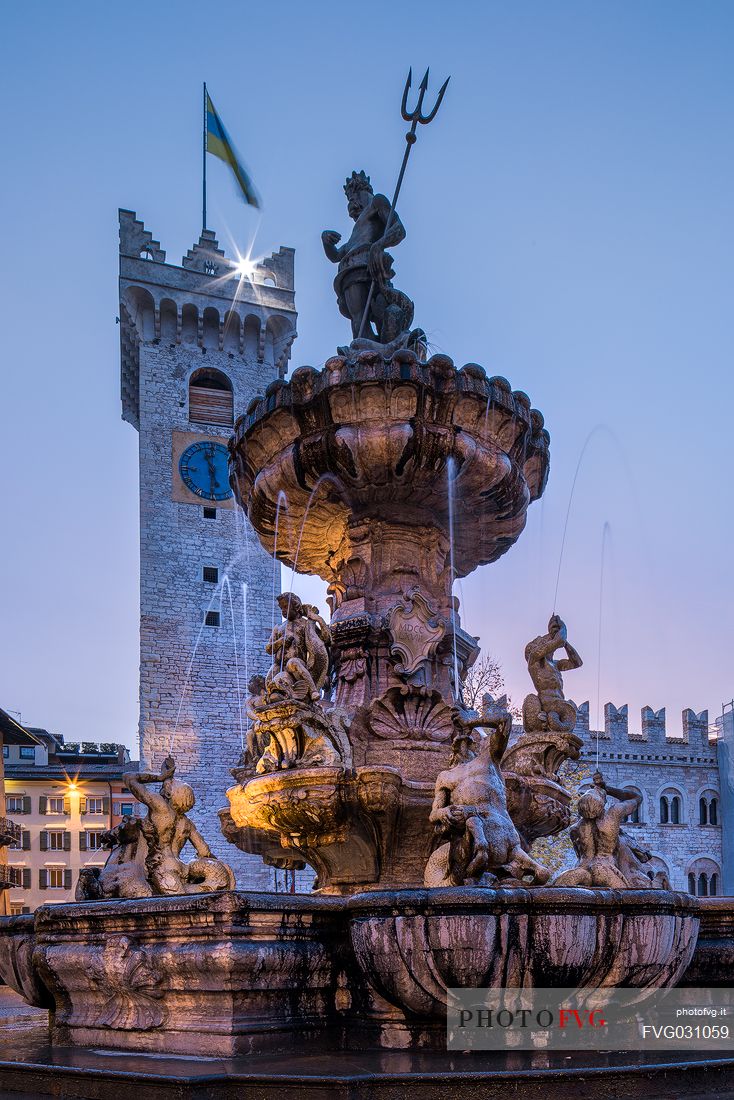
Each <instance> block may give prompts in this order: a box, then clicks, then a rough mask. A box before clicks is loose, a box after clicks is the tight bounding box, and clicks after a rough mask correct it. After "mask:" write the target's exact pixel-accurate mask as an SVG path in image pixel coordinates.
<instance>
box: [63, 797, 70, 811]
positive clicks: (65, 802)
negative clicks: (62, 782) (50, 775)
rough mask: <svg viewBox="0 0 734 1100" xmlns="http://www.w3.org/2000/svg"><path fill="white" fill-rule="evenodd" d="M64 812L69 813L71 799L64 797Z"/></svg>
mask: <svg viewBox="0 0 734 1100" xmlns="http://www.w3.org/2000/svg"><path fill="white" fill-rule="evenodd" d="M64 813H65V814H70V813H71V799H70V798H65V799H64Z"/></svg>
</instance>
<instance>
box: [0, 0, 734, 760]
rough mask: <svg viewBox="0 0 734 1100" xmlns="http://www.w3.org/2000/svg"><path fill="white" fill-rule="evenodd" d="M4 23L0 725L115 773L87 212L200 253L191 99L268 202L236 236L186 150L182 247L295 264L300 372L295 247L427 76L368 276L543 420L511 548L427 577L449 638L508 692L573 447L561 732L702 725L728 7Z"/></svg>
mask: <svg viewBox="0 0 734 1100" xmlns="http://www.w3.org/2000/svg"><path fill="white" fill-rule="evenodd" d="M3 24H4V33H3V36H2V42H1V43H0V83H1V84H2V86H3V100H4V102H5V103H6V104H12V105H13V106H12V109H11V111H10V112H9V125H8V134H7V136H6V139H5V143H4V144H5V156H4V168H3V172H2V173H1V174H0V193H1V194H2V210H3V211H4V219H3V261H4V262H3V265H2V273H1V274H0V279H2V289H1V293H0V301H2V303H3V307H4V311H3V312H4V324H3V353H2V364H3V385H2V403H1V406H0V407H1V409H2V434H1V436H0V439H1V440H2V448H3V466H2V468H3V473H4V486H3V488H4V500H5V506H4V516H5V521H6V522H5V527H4V531H3V538H2V543H1V544H0V555H1V556H2V592H1V595H0V601H1V605H2V616H1V621H2V630H1V631H0V647H1V652H0V706H1V707H3V708H4V709H6V710H10V711H13V712H16V713H17V712H20V714H21V716H22V720H23V721H24V722H25V723H27V724H30V725H41V726H46V727H47V728H49V729H51V730H52V731H54V732H57V733H62V734H64V735H65V736H66V738H67V739H69V740H78V739H87V740H103V741H118V740H119V741H123V742H125V743H127V744H128V745H130V746H131V748H132V749H133V754H134V755H137V712H138V700H137V692H138V656H139V654H138V567H139V550H138V480H137V479H138V469H137V462H138V459H137V446H138V436H137V433H136V432H135V431H134V429H133V428H132V427H131V426H130V425H129V424H126V423H123V421H122V420H121V418H120V396H119V329H118V327H117V325H116V323H115V317H116V315H117V314H118V312H119V308H118V296H117V274H118V270H117V269H118V240H117V209H118V207H120V206H121V207H126V208H129V209H132V210H135V211H136V212H137V214H138V217H140V218H142V219H143V220H144V222H145V224H146V227H147V228H148V229H150V230H151V231H152V232H153V235H154V237H155V238H156V239H158V240H160V242H161V245H162V247H163V248H165V249H166V250H167V253H168V260H169V262H173V263H179V262H180V258H181V256H182V255H183V254H184V253H185V252H186V249H187V248H189V247H190V246H191V244H192V243H193V242H194V241H195V240H196V239H197V238H198V235H199V231H200V228H201V224H200V222H201V84H202V81H203V80H206V81H207V83H208V86H209V90H210V93H211V95H212V98H213V100H214V102H215V104H216V107H217V109H218V111H219V113H220V115H221V116H222V119H223V121H224V123H225V125H226V126H227V128H228V129H229V131H230V133H231V134H232V136H233V138H234V141H235V143H236V145H237V147H238V149H239V150H240V152H241V154H242V156H243V159H244V160H245V162H246V164H247V165H248V167H249V169H250V171H251V174H252V177H253V179H254V182H255V184H256V186H257V188H258V190H259V192H260V194H261V195H262V197H263V203H264V209H263V212H262V217H261V218H260V217H259V216H258V215H257V213H256V212H255V211H253V210H251V209H248V208H246V207H244V206H243V205H242V203H241V202H240V201H238V199H237V197H236V195H235V192H234V190H233V187H232V183H231V180H230V178H229V177H228V174H227V169H226V168H225V166H224V165H223V164H221V163H220V162H219V161H216V160H214V159H213V158H211V157H210V158H209V219H208V220H209V225H210V227H211V228H213V229H215V230H216V231H217V233H218V236H219V240H220V243H221V245H222V246H223V247H224V248H225V250H227V252H228V253H229V254H230V255H231V254H232V253H233V247H232V246H233V244H236V245H237V246H238V248H239V249H240V250H241V251H245V250H246V248H247V245H248V244H249V242H250V241H251V239H252V238H253V236H254V234H255V233H256V234H257V236H256V237H255V241H254V247H253V256H259V255H264V254H269V253H270V252H271V251H273V250H274V249H276V248H277V247H278V246H279V245H281V244H284V245H289V246H292V247H294V248H295V249H296V304H297V308H298V311H299V319H298V332H299V337H298V339H297V341H296V343H295V345H294V348H293V357H292V360H291V366H292V368H294V367H297V366H300V365H302V364H311V365H314V366H321V365H322V364H323V363H324V361H325V360H326V359H327V358H328V357H329V356H330V355H332V354H333V353H334V351H335V348H336V346H337V345H338V344H341V343H346V342H347V341H348V338H349V337H348V326H347V322H346V321H345V320H344V319H343V318H342V317H341V316H340V315H339V313H338V310H337V308H336V303H335V299H334V294H333V291H332V279H333V275H334V271H333V268H332V266H331V264H330V263H329V262H328V261H327V260H326V259H325V257H324V255H323V251H322V248H321V242H320V233H321V230H322V229H324V228H333V229H337V230H339V231H340V232H341V233H342V234H345V232H346V231H347V227H348V218H347V213H346V203H345V199H344V193H343V191H342V185H343V182H344V178H345V177H346V176H347V175H348V174H350V173H351V171H352V170H353V169H357V170H359V169H361V168H364V169H365V171H367V172H368V173H369V174H370V176H371V178H372V181H373V184H374V185H375V187H376V189H379V190H382V191H384V192H386V193H387V194H388V195H390V194H391V193H392V190H393V187H394V183H395V179H396V176H397V171H398V168H399V165H400V158H401V156H402V153H403V148H404V141H403V134H404V131H405V124H404V123H403V122H402V121H401V119H400V111H399V108H400V97H401V94H402V89H403V84H404V81H405V76H406V73H407V70H408V66H409V65H412V66H413V72H414V74H416V75H417V78H418V79H419V78H420V75H421V74H422V72H423V69H424V68H425V66H426V65H428V64H430V66H431V80H432V85H431V86H432V89H433V90H435V89H437V88H438V86H439V84H440V82H442V81H443V79H444V78H445V76H447V75H449V74H451V78H452V79H451V84H450V85H449V89H448V92H447V94H446V98H445V100H444V104H443V106H442V108H441V112H440V114H439V116H438V118H437V119H436V121H435V122H434V123H433V124H432V125H431V126H430V127H427V128H424V129H423V130H422V131H421V133H420V135H419V141H418V144H417V146H416V148H415V150H414V152H413V155H412V159H411V163H410V166H409V169H408V174H407V177H406V181H405V185H404V189H403V193H402V198H401V202H400V206H399V211H400V215H401V217H402V219H403V221H404V223H405V225H406V228H407V238H406V240H405V241H404V242H403V243H402V244H400V245H399V246H398V247H397V248H395V249H394V250H393V252H392V254H393V256H394V259H395V269H396V278H395V284H396V286H397V287H399V289H401V290H404V291H405V292H407V293H408V294H409V295H410V296H411V297H412V298H413V299H414V300H415V303H416V317H415V320H416V324H419V325H421V326H422V327H423V328H424V329H425V330H426V331H427V333H428V335H429V340H430V343H431V347H432V349H433V350H440V351H442V352H445V353H447V354H449V355H450V356H451V357H452V358H453V359H454V360H455V362H456V364H457V365H458V366H461V365H462V364H464V363H466V362H477V363H480V364H482V365H483V366H484V367H485V368H486V370H487V373H488V374H490V375H495V374H501V375H505V376H506V377H507V378H508V379H509V381H510V382H511V384H512V386H513V388H516V389H522V390H525V391H526V392H527V393H528V394H529V395H530V398H531V400H532V403H533V405H534V406H536V407H537V408H539V409H540V410H541V411H542V412H543V415H544V417H545V421H546V426H547V428H548V430H549V431H550V434H551V474H550V480H549V484H548V489H547V491H546V494H545V497H544V498H543V501H542V503H541V502H539V503H537V504H535V505H533V506H532V507H531V509H530V513H529V519H528V525H527V528H526V531H525V533H524V535H523V536H522V537H521V538H520V540H519V542H518V544H517V545H516V546H515V548H514V549H512V550H511V551H510V552H509V553H508V554H507V555H506V556H505V557H504V558H503V559H502V560H501V561H500V562H499V563H497V564H495V565H493V566H489V567H486V568H483V569H481V570H479V571H477V572H476V573H475V574H474V575H473V576H472V577H470V578H468V579H466V580H464V581H463V582H462V583H461V586H460V587H459V586H457V591H458V594H459V595H460V597H461V599H462V614H463V625H464V626H465V628H466V629H468V630H469V631H470V632H471V633H473V634H476V635H480V640H481V644H482V646H483V647H484V649H485V650H486V651H488V652H490V653H491V654H492V655H493V656H495V657H496V658H498V659H499V660H500V662H501V664H502V667H503V670H504V674H505V678H506V681H507V686H508V690H509V692H510V693H511V696H512V698H513V700H514V701H515V702H516V703H519V702H521V701H522V697H523V696H524V694H525V693H526V692H527V691H529V690H530V688H531V685H530V681H529V678H528V676H527V671H526V668H525V665H524V661H523V650H524V646H525V644H526V642H527V641H528V640H529V639H530V638H532V637H533V636H535V635H536V634H539V633H542V632H544V630H545V628H546V624H547V621H548V617H549V615H550V613H551V611H552V610H553V603H554V592H555V588H556V579H557V576H558V568H559V555H560V551H561V543H562V538H563V527H564V521H565V517H566V512H567V508H568V502H569V494H570V491H571V486H572V482H573V479H574V473H575V470H576V468H577V463H578V461H579V456H580V455H581V452H582V450H583V449H584V446H585V444H586V443H587V440H588V445H587V446H586V450H585V453H584V458H583V461H582V464H581V467H580V469H579V474H578V479H577V482H576V488H575V494H574V499H573V502H572V506H571V510H570V518H569V523H568V531H567V537H566V544H565V552H564V557H563V561H562V564H561V569H560V577H559V580H558V598H557V609H558V611H559V613H560V614H561V615H562V616H563V617H564V619H565V620H566V622H567V624H568V632H569V640H570V641H571V642H572V643H573V644H574V646H575V647H576V648H577V649H578V650H579V652H580V653H581V655H582V657H583V658H584V662H585V663H584V667H583V668H582V669H581V670H580V671H578V672H574V673H570V674H569V675H568V677H567V679H566V688H567V693H568V695H569V696H571V697H572V698H573V699H575V700H576V701H577V702H581V701H583V700H586V699H588V700H590V705H591V718H592V725H593V724H595V721H596V717H597V710H598V709H600V710H601V711H602V715H603V705H604V703H605V702H606V701H607V700H608V699H610V700H612V701H613V702H614V703H616V704H617V705H621V704H622V703H625V702H626V703H629V705H630V715H631V725H632V726H633V727H635V728H638V727H639V710H640V707H641V706H643V705H645V704H649V705H650V706H652V707H653V708H654V709H655V710H657V709H659V708H660V707H663V706H665V707H666V708H667V713H668V728H669V731H670V732H674V733H675V732H680V712H681V709H682V708H683V707H688V706H690V707H692V708H694V709H695V710H696V711H700V710H702V709H703V708H705V707H708V708H709V711H710V716H711V718H712V719H713V718H714V717H715V715H716V714H717V713H720V709H721V704H722V702H723V701H725V700H729V699H731V698H732V695H733V694H734V666H733V662H732V617H733V614H734V600H733V598H732V591H733V585H732V564H731V563H732V549H733V548H734V508H733V507H732V505H733V501H732V488H731V486H732V424H731V409H732V407H734V380H733V367H734V362H733V356H732V342H733V336H734V332H733V326H734V308H733V306H734V301H733V298H734V136H733V135H734V77H733V76H732V74H733V73H734V5H732V4H731V3H728V2H716V0H707V2H706V3H705V4H696V3H693V2H688V3H681V2H676V0H663V2H658V0H646V2H645V3H639V2H634V0H617V2H613V3H612V2H602V0H585V2H578V3H577V2H573V0H541V2H525V0H520V2H509V0H507V2H505V3H500V4H498V3H487V2H481V3H461V2H460V3H458V4H450V5H449V4H445V3H436V2H431V0H424V2H423V3H421V4H418V3H404V4H401V5H397V4H394V3H383V2H381V0H373V2H372V3H370V4H367V5H364V4H362V5H348V4H344V3H339V4H337V3H324V2H320V0H314V2H313V3H310V4H303V3H288V2H284V3H280V4H277V5H275V4H257V5H250V4H243V3H241V2H240V3H233V2H227V0H224V2H220V3H218V4H216V5H211V6H205V5H202V4H201V3H197V4H194V3H189V2H186V0H183V2H178V3H175V4H173V3H161V2H158V3H155V2H154V3H150V2H148V3H140V2H137V0H131V2H129V3H127V4H125V5H124V6H123V7H120V6H117V5H108V4H105V5H102V4H99V3H78V2H70V3H66V4H58V3H49V2H43V3H40V2H36V3H31V4H25V5H12V6H6V8H5V10H4V14H3ZM416 83H417V80H416ZM240 411H244V410H240ZM590 433H592V434H591V438H589V436H590ZM459 515H460V512H459ZM605 523H608V524H609V536H608V539H607V542H606V551H605V554H604V576H603V599H602V600H601V629H600V614H599V611H600V581H601V559H602V536H603V531H604V525H605ZM284 580H285V584H286V585H287V584H288V581H289V574H288V573H286V575H285V578H284ZM296 590H297V591H301V592H304V591H307V592H309V593H312V594H313V593H314V591H322V590H323V586H321V589H316V588H315V586H314V585H313V583H309V582H307V581H302V580H301V579H297V585H296ZM600 639H601V646H600ZM600 655H601V660H599V656H600ZM194 675H195V670H194Z"/></svg>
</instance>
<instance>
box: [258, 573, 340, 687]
mask: <svg viewBox="0 0 734 1100" xmlns="http://www.w3.org/2000/svg"><path fill="white" fill-rule="evenodd" d="M278 606H279V607H280V610H281V612H282V613H283V618H284V620H285V621H284V622H283V623H280V624H279V625H277V626H276V627H275V629H274V630H273V633H272V635H271V637H270V641H269V642H268V644H267V645H266V646H265V652H266V653H270V654H271V655H272V658H273V664H272V666H271V668H270V670H269V672H268V674H267V676H266V677H265V695H266V697H267V699H268V700H269V701H273V700H275V699H278V698H292V699H298V700H306V699H310V700H311V701H313V702H316V701H317V700H318V699H320V698H321V691H322V689H323V687H324V686H325V684H326V682H327V680H328V678H329V646H330V645H331V631H330V629H329V626H328V624H327V623H326V622H325V621H324V619H322V617H321V615H320V614H319V612H318V609H317V608H315V607H313V606H312V605H311V604H304V603H302V602H301V600H300V599H299V597H298V596H296V595H295V593H293V592H283V593H281V595H280V596H278Z"/></svg>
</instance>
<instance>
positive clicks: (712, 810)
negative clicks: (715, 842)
mask: <svg viewBox="0 0 734 1100" xmlns="http://www.w3.org/2000/svg"><path fill="white" fill-rule="evenodd" d="M698 823H699V825H718V824H719V799H718V795H716V794H714V793H713V792H711V791H705V792H704V794H702V795H701V797H700V798H699V800H698Z"/></svg>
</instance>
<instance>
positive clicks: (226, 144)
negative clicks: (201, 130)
mask: <svg viewBox="0 0 734 1100" xmlns="http://www.w3.org/2000/svg"><path fill="white" fill-rule="evenodd" d="M206 151H207V153H212V154H213V155H214V156H215V157H219V159H220V160H223V161H224V163H225V164H228V165H229V166H230V168H231V169H232V172H233V174H234V178H235V179H236V180H237V185H238V187H239V189H240V191H241V192H242V197H243V198H244V200H245V202H246V203H248V204H249V205H250V206H256V207H257V208H258V210H259V209H260V196H259V195H258V193H257V191H256V190H255V188H254V186H253V183H252V180H251V179H250V177H249V176H248V174H247V172H246V170H245V168H244V166H243V165H242V162H241V161H240V159H239V157H238V156H237V153H236V152H235V149H234V146H233V145H232V139H231V138H230V136H229V134H228V133H227V131H226V130H225V128H224V126H223V124H222V120H221V118H220V117H219V115H218V114H217V112H216V111H215V109H214V104H213V103H212V100H211V96H210V95H209V93H208V92H207V93H206Z"/></svg>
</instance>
